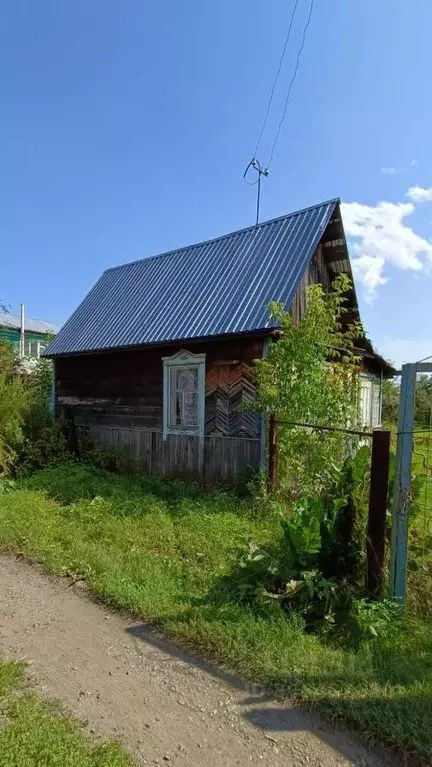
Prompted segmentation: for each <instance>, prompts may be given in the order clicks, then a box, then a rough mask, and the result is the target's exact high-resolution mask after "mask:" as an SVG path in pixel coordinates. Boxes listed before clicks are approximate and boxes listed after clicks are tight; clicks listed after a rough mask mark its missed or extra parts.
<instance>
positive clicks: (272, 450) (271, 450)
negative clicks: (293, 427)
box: [267, 413, 278, 493]
mask: <svg viewBox="0 0 432 767" xmlns="http://www.w3.org/2000/svg"><path fill="white" fill-rule="evenodd" d="M277 432H278V425H277V421H276V417H275V414H274V413H270V418H269V444H268V477H267V489H268V492H269V493H272V492H273V490H275V489H276V484H277V463H278V445H277Z"/></svg>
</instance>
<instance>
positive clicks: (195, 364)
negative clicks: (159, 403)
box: [162, 349, 206, 441]
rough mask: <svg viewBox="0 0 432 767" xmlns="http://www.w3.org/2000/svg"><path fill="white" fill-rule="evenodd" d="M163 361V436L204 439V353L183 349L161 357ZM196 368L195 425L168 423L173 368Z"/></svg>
mask: <svg viewBox="0 0 432 767" xmlns="http://www.w3.org/2000/svg"><path fill="white" fill-rule="evenodd" d="M162 363H163V438H164V440H165V439H166V438H167V435H168V434H181V435H187V436H194V437H199V438H200V440H201V441H203V440H204V423H205V365H206V355H205V354H193V353H192V352H188V351H186V350H185V349H181V351H179V352H177V353H176V354H173V356H172V357H162ZM176 367H177V368H188V367H190V368H196V369H197V372H198V390H197V393H198V405H197V425H196V427H194V428H184V427H181V426H178V427H177V426H172V425H170V402H171V391H170V389H171V375H170V372H171V370H172V369H173V368H176Z"/></svg>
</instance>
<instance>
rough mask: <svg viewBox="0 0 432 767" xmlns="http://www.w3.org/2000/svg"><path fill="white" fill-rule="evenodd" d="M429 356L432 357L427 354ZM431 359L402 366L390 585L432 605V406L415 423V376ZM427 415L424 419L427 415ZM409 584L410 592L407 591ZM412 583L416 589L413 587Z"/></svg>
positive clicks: (428, 369) (431, 365)
mask: <svg viewBox="0 0 432 767" xmlns="http://www.w3.org/2000/svg"><path fill="white" fill-rule="evenodd" d="M428 359H430V358H428ZM422 373H432V362H429V361H425V360H424V361H421V362H413V363H409V364H406V365H403V367H402V380H401V391H400V399H399V419H398V430H397V450H396V463H395V477H394V490H393V492H394V497H393V522H392V541H391V557H390V589H391V593H392V594H393V596H394V597H395V598H396V599H397V600H398V601H400V602H401V603H402V604H404V603H405V602H406V599H407V593H408V597H409V599H416V600H417V601H418V606H419V607H421V608H422V609H423V610H427V609H428V608H429V611H430V610H432V408H429V412H428V413H427V414H424V421H425V422H424V423H421V422H420V423H418V422H417V423H416V418H415V415H416V396H415V394H416V381H417V376H418V375H419V374H422ZM422 420H423V419H422ZM407 584H408V592H407ZM411 584H412V585H413V588H411Z"/></svg>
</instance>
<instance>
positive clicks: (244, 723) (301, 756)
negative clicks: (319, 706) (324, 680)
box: [0, 557, 389, 767]
mask: <svg viewBox="0 0 432 767" xmlns="http://www.w3.org/2000/svg"><path fill="white" fill-rule="evenodd" d="M83 586H84V584H82V583H81V584H80V583H78V584H75V585H71V582H70V581H68V580H67V579H64V578H62V579H60V578H54V577H52V576H49V575H46V574H44V573H42V572H41V571H40V570H39V569H38V568H37V567H34V566H31V565H29V564H28V563H27V562H25V561H23V560H22V559H13V558H9V557H0V650H1V651H2V652H4V653H5V654H6V655H7V656H8V657H10V658H14V659H17V658H25V659H26V660H27V661H28V662H29V663H30V664H31V665H30V669H31V675H32V677H33V678H34V681H35V682H36V684H37V686H38V689H39V691H42V692H43V694H45V695H47V696H49V697H51V698H55V699H57V700H59V701H60V702H61V703H62V704H63V705H64V706H65V707H67V708H68V709H69V710H70V711H73V713H74V714H75V715H76V716H78V718H79V719H81V720H84V721H85V722H87V729H88V730H89V731H90V732H94V733H96V734H98V735H102V736H104V737H114V738H118V739H120V740H121V741H122V742H123V743H124V745H125V746H126V747H127V748H128V749H129V750H130V751H131V752H132V753H133V754H134V755H135V757H136V758H137V759H138V762H139V764H142V765H147V764H148V765H153V764H160V765H164V764H169V763H171V764H173V765H176V766H177V767H216V765H217V767H222V766H225V765H226V766H227V767H232V766H233V765H239V764H240V765H248V764H252V765H263V766H265V767H306V766H308V767H347V765H359V766H361V767H384V765H387V764H389V762H385V761H383V760H381V759H380V758H378V757H377V756H375V755H372V754H371V753H369V752H368V751H366V750H365V749H364V748H362V747H361V746H359V745H356V743H355V742H354V741H352V740H350V739H349V737H348V736H347V735H345V734H343V733H340V732H338V733H333V732H329V731H328V730H326V729H324V728H323V727H322V725H320V723H319V721H318V720H317V719H314V717H312V716H310V715H309V714H305V713H303V712H302V711H301V710H299V709H298V708H296V707H293V706H289V705H282V704H280V703H278V702H275V701H273V700H270V699H269V698H268V697H266V696H263V695H262V693H261V691H260V690H259V689H258V688H257V689H254V688H253V686H252V687H251V686H247V685H245V684H243V683H242V682H240V681H239V680H237V679H236V678H234V677H231V676H229V675H228V674H226V673H224V672H223V671H221V670H217V669H215V668H213V667H211V666H209V665H207V664H205V663H203V662H202V661H200V660H198V659H196V658H195V657H194V656H192V655H189V654H187V653H185V652H183V651H181V650H180V649H179V648H177V647H176V646H174V645H172V644H171V643H170V642H168V641H166V640H165V639H162V638H161V637H159V636H157V635H156V634H155V633H154V632H152V631H151V630H149V629H148V628H147V627H146V626H145V625H144V624H142V623H141V624H137V623H131V622H129V621H127V620H125V619H123V618H122V617H120V616H118V615H115V614H113V613H108V612H107V611H106V610H104V609H103V608H102V607H100V606H98V605H96V604H94V603H92V602H91V601H89V600H88V599H87V598H86V596H85V589H84V588H83ZM79 591H82V593H78V592H79Z"/></svg>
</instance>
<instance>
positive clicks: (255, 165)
mask: <svg viewBox="0 0 432 767" xmlns="http://www.w3.org/2000/svg"><path fill="white" fill-rule="evenodd" d="M314 2H315V0H310V5H309V14H308V17H307V20H306V23H305V25H304V28H303V34H302V39H301V43H300V47H299V50H298V52H297V59H296V63H295V67H294V72H293V74H292V77H291V80H290V83H289V86H288V91H287V95H286V98H285V104H284V109H283V112H282V115H281V118H280V120H279V125H278V128H277V131H276V135H275V137H274V140H273V144H272V148H271V152H270V159H269V162H268V163H267V165H264V164H263V163H261V162H260V161H259V160H258V158H257V154H258V149H259V146H260V144H261V140H262V138H263V136H264V132H265V129H266V125H267V120H268V116H269V114H270V109H271V105H272V102H273V96H274V93H275V89H276V85H277V82H278V80H279V75H280V73H281V71H282V65H283V61H284V58H285V54H286V52H287V49H288V43H289V39H290V36H291V30H292V26H293V22H294V17H295V14H296V11H297V6H298V4H299V0H294V5H293V9H292V12H291V16H290V20H289V24H288V31H287V34H286V37H285V41H284V45H283V49H282V53H281V56H280V59H279V65H278V68H277V71H276V74H275V77H274V80H273V84H272V87H271V91H270V96H269V100H268V103H267V109H266V112H265V115H264V121H263V124H262V126H261V131H260V134H259V136H258V141H257V143H256V146H255V153H254V156H253V157H252V159H251V160H250V162H249V163H248V165H247V166H246V170H245V172H244V174H243V178H244V180H245V181H246V183H247V184H250V185H251V186H255V184H257V185H258V192H257V208H256V225H258V222H259V211H260V193H261V176H268V172H269V167H270V164H271V162H272V160H273V155H274V152H275V148H276V144H277V142H278V139H279V136H280V133H281V130H282V126H283V123H284V120H285V116H286V113H287V109H288V104H289V100H290V97H291V90H292V87H293V85H294V82H295V79H296V77H297V72H298V69H299V65H300V58H301V55H302V53H303V49H304V46H305V42H306V35H307V31H308V28H309V25H310V23H311V19H312V13H313V8H314ZM250 171H256V173H257V177H256V179H255V181H250V180H249V178H250Z"/></svg>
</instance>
